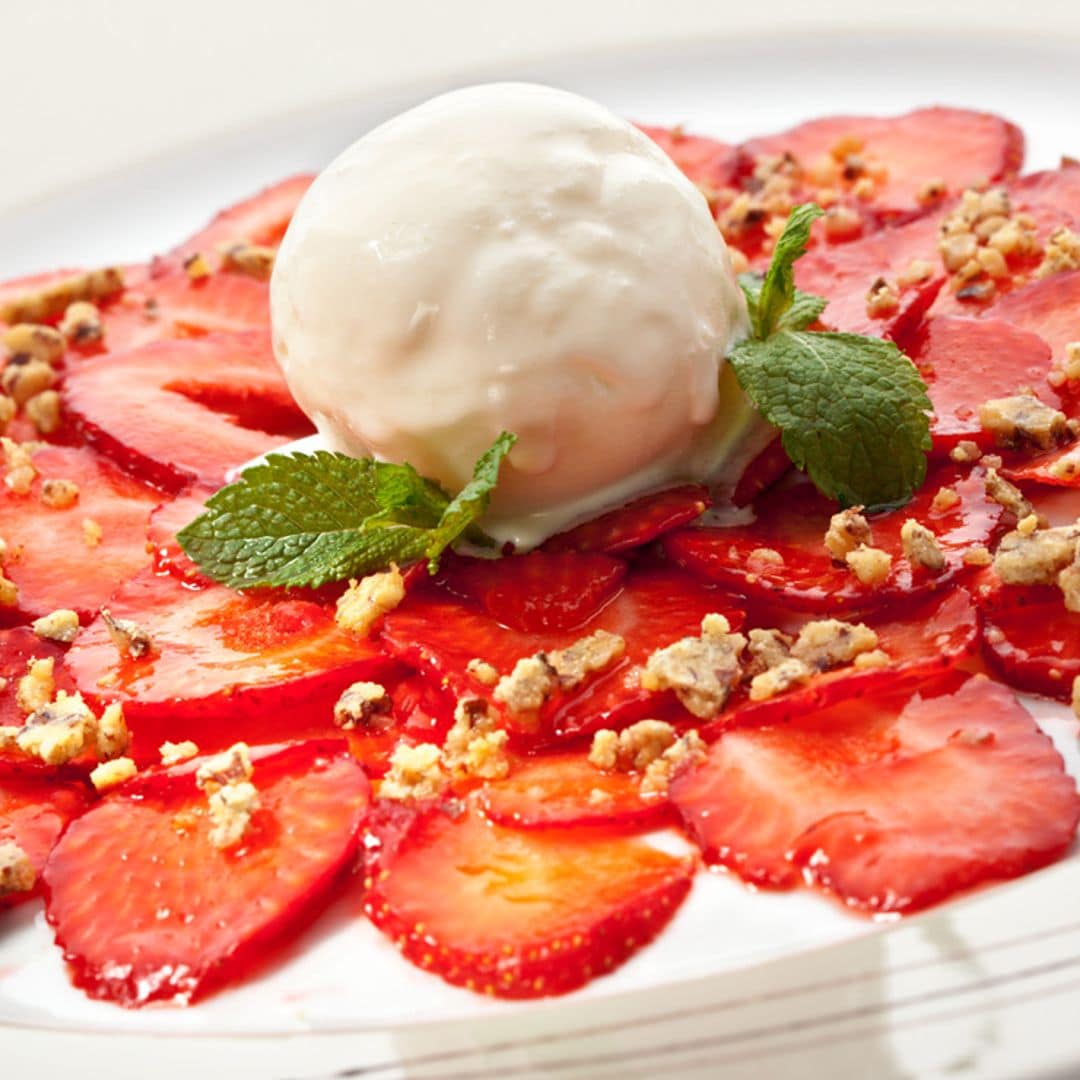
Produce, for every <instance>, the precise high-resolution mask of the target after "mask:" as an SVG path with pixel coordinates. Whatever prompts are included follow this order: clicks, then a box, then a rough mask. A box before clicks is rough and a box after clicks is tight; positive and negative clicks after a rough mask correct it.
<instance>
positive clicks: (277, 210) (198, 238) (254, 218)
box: [170, 173, 315, 261]
mask: <svg viewBox="0 0 1080 1080" xmlns="http://www.w3.org/2000/svg"><path fill="white" fill-rule="evenodd" d="M314 179H315V177H314V176H313V175H311V174H310V173H300V174H298V175H296V176H290V177H287V178H286V179H284V180H281V181H279V182H278V183H276V184H273V185H271V186H270V187H268V188H264V189H263V190H262V191H260V192H258V193H257V194H255V195H252V196H251V197H250V198H247V199H244V200H242V201H241V202H238V203H235V204H234V205H233V206H230V207H227V208H226V209H224V210H222V211H221V212H220V213H219V214H216V215H215V216H214V219H213V221H211V222H210V223H209V224H208V225H207V226H206V227H205V228H203V229H200V230H199V231H198V232H197V233H195V235H194V236H192V237H189V238H188V239H187V240H185V241H184V242H183V243H182V244H181V245H180V246H179V247H177V248H175V249H174V250H173V251H172V252H171V255H170V261H181V260H183V259H185V258H187V256H189V255H195V254H202V255H204V256H210V255H214V254H216V253H217V252H219V251H220V250H221V249H222V248H229V247H232V246H233V245H236V244H258V245H260V246H266V247H276V246H277V245H278V244H279V243H281V238H282V237H283V236H284V235H285V230H286V229H287V228H288V227H289V222H290V221H291V220H292V216H293V213H294V212H295V210H296V207H297V205H298V203H299V202H300V200H301V199H302V198H303V197H304V193H305V192H306V191H307V189H308V188H309V187H310V186H311V181H312V180H314Z"/></svg>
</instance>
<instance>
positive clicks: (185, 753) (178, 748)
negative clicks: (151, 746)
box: [158, 739, 199, 767]
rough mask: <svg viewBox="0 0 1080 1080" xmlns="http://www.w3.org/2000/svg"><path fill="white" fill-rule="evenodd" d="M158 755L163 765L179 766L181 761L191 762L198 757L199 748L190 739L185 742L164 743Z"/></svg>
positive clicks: (159, 748)
mask: <svg viewBox="0 0 1080 1080" xmlns="http://www.w3.org/2000/svg"><path fill="white" fill-rule="evenodd" d="M158 753H159V754H160V755H161V764H162V765H165V766H166V767H168V766H170V765H179V764H180V762H181V761H190V760H191V758H193V757H198V755H199V747H198V746H197V745H196V744H195V743H193V742H192V741H191V740H190V739H185V740H184V741H183V742H178V743H176V742H163V743H162V744H161V745H160V746H159V747H158Z"/></svg>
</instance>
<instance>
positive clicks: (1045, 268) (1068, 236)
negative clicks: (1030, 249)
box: [1035, 226, 1080, 278]
mask: <svg viewBox="0 0 1080 1080" xmlns="http://www.w3.org/2000/svg"><path fill="white" fill-rule="evenodd" d="M1066 270H1080V236H1077V235H1076V233H1074V232H1073V231H1072V229H1068V228H1065V227H1064V226H1062V227H1061V228H1060V229H1055V230H1054V231H1053V232H1052V233H1051V234H1050V239H1049V240H1048V241H1047V243H1046V251H1045V253H1044V255H1043V260H1042V262H1041V263H1039V265H1038V267H1037V268H1036V270H1035V276H1036V277H1037V278H1045V277H1050V276H1051V275H1052V274H1060V273H1063V272H1065V271H1066Z"/></svg>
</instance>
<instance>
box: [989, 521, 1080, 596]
mask: <svg viewBox="0 0 1080 1080" xmlns="http://www.w3.org/2000/svg"><path fill="white" fill-rule="evenodd" d="M1078 540H1080V525H1061V526H1059V527H1057V528H1056V529H1039V530H1037V531H1036V532H1033V533H1029V534H1027V535H1025V534H1024V533H1021V532H1019V531H1014V532H1010V533H1006V534H1005V536H1003V537H1002V540H1001V543H1000V544H999V545H998V549H997V552H996V554H995V555H994V572H995V573H996V574H997V576H998V577H999V578H1001V580H1002V581H1003V582H1004V583H1005V584H1006V585H1053V584H1056V582H1057V578H1058V575H1059V574H1060V573H1061V571H1063V570H1064V569H1066V567H1068V566H1069V565H1070V564H1071V563H1072V562H1073V561H1074V560H1075V558H1076V545H1077V541H1078Z"/></svg>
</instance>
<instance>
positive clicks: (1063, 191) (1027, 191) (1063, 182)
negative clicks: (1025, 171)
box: [1009, 161, 1080, 224]
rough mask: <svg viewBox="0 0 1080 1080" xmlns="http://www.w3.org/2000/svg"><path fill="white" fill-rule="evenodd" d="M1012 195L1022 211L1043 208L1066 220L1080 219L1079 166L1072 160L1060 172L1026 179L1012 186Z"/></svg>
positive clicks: (1050, 171) (1035, 175) (1045, 172)
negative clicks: (1051, 210)
mask: <svg viewBox="0 0 1080 1080" xmlns="http://www.w3.org/2000/svg"><path fill="white" fill-rule="evenodd" d="M1009 192H1010V194H1011V195H1012V197H1013V202H1014V203H1015V204H1016V206H1017V207H1018V208H1019V209H1023V210H1028V209H1030V208H1031V207H1034V206H1043V207H1048V208H1051V209H1053V210H1056V211H1057V212H1058V213H1059V215H1063V216H1065V217H1066V218H1077V217H1080V165H1077V164H1076V162H1075V161H1070V162H1065V163H1063V164H1062V166H1061V168H1059V169H1047V170H1045V171H1043V172H1037V173H1031V174H1030V175H1029V176H1023V177H1021V178H1020V179H1018V180H1014V181H1013V182H1012V183H1011V184H1010V185H1009ZM1062 224H1068V222H1067V221H1066V222H1062Z"/></svg>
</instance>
